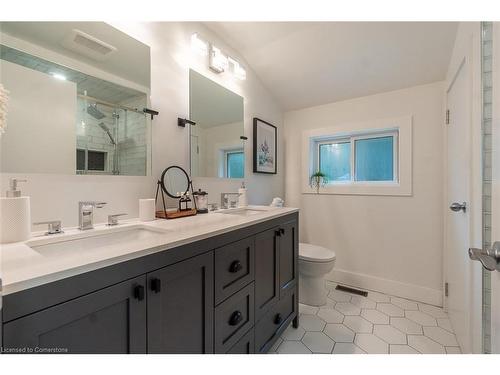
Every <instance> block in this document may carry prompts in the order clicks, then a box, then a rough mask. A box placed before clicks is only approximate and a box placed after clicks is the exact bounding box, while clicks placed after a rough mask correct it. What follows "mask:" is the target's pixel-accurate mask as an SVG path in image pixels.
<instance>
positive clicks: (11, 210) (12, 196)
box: [0, 178, 31, 243]
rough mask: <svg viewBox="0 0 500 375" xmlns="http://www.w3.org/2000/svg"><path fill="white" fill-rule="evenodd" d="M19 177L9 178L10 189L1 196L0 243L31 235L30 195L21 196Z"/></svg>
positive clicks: (21, 239) (27, 237)
mask: <svg viewBox="0 0 500 375" xmlns="http://www.w3.org/2000/svg"><path fill="white" fill-rule="evenodd" d="M19 182H26V180H20V179H17V178H11V179H10V180H9V190H7V192H6V193H5V195H6V196H5V197H2V198H0V212H1V213H2V214H1V215H0V243H11V242H21V241H26V240H28V239H29V238H30V237H31V210H30V197H23V196H21V190H19V189H18V187H17V184H18V183H19Z"/></svg>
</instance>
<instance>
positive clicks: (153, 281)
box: [151, 278, 161, 293]
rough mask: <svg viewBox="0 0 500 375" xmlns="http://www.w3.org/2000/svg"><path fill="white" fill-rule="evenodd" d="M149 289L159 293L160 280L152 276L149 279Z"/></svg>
mask: <svg viewBox="0 0 500 375" xmlns="http://www.w3.org/2000/svg"><path fill="white" fill-rule="evenodd" d="M151 290H152V291H153V292H155V293H160V292H161V280H160V279H157V278H154V279H151Z"/></svg>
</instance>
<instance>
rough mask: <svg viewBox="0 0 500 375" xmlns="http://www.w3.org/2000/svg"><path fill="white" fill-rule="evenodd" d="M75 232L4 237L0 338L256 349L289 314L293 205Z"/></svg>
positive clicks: (293, 302)
mask: <svg viewBox="0 0 500 375" xmlns="http://www.w3.org/2000/svg"><path fill="white" fill-rule="evenodd" d="M86 232H89V233H82V232H81V231H78V230H76V229H75V230H69V231H66V233H65V234H62V235H58V236H60V237H58V236H40V237H35V238H34V239H32V240H29V241H27V242H24V243H17V244H11V245H6V246H4V249H3V250H2V251H3V253H2V256H3V279H4V291H3V293H4V296H3V316H2V335H3V346H4V348H8V349H14V350H18V351H21V352H25V350H35V352H36V351H37V350H41V351H43V350H53V351H60V352H66V350H67V351H68V352H70V353H194V354H196V353H265V352H267V351H268V350H269V348H270V347H271V346H272V345H273V344H274V342H275V341H276V339H277V338H278V337H279V336H280V334H281V333H282V332H283V330H285V329H286V327H287V326H288V325H289V324H290V323H292V322H293V324H294V325H296V326H297V325H298V266H297V260H298V211H297V210H296V209H292V208H270V207H254V208H252V207H249V208H248V209H236V210H224V211H219V212H215V213H212V212H211V213H209V214H205V215H197V216H194V217H189V218H183V219H179V220H171V221H165V220H156V221H154V222H151V223H150V224H149V223H139V222H133V221H132V222H128V223H125V224H122V225H120V226H118V227H117V228H113V229H109V228H106V227H104V226H101V227H98V228H97V227H96V229H94V230H91V231H86ZM36 348H40V349H36Z"/></svg>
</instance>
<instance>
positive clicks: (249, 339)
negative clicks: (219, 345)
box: [227, 329, 255, 354]
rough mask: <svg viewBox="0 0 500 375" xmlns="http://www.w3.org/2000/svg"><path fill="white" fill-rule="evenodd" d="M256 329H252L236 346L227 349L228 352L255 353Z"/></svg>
mask: <svg viewBox="0 0 500 375" xmlns="http://www.w3.org/2000/svg"><path fill="white" fill-rule="evenodd" d="M254 337H255V336H254V331H253V329H250V331H248V332H247V333H246V334H245V336H243V337H242V338H241V339H240V340H239V341H238V342H237V343H236V344H234V346H233V347H232V348H231V349H229V350H228V351H227V354H253V353H255V340H254Z"/></svg>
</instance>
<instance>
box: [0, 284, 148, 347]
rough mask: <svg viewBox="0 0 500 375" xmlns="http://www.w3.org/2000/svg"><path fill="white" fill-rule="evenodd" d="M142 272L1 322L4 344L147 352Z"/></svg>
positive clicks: (7, 345) (8, 345) (144, 287)
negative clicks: (9, 320)
mask: <svg viewBox="0 0 500 375" xmlns="http://www.w3.org/2000/svg"><path fill="white" fill-rule="evenodd" d="M145 292H146V277H145V276H141V277H137V278H135V279H132V280H128V281H124V282H122V283H119V284H117V285H113V286H110V287H108V288H105V289H102V290H99V291H97V292H94V293H90V294H88V295H85V296H83V297H79V298H76V299H74V300H71V301H68V302H65V303H62V304H60V305H57V306H54V307H51V308H48V309H45V310H43V311H40V312H37V313H34V314H31V315H28V316H26V317H23V318H20V319H17V320H14V321H12V322H10V323H7V324H5V325H4V327H3V328H4V332H3V335H4V344H5V347H7V348H16V349H19V350H21V351H22V350H25V349H29V350H32V351H33V352H37V351H39V352H40V351H43V350H46V349H52V350H58V349H61V352H68V353H146V347H147V346H146V344H147V343H146V295H145Z"/></svg>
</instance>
